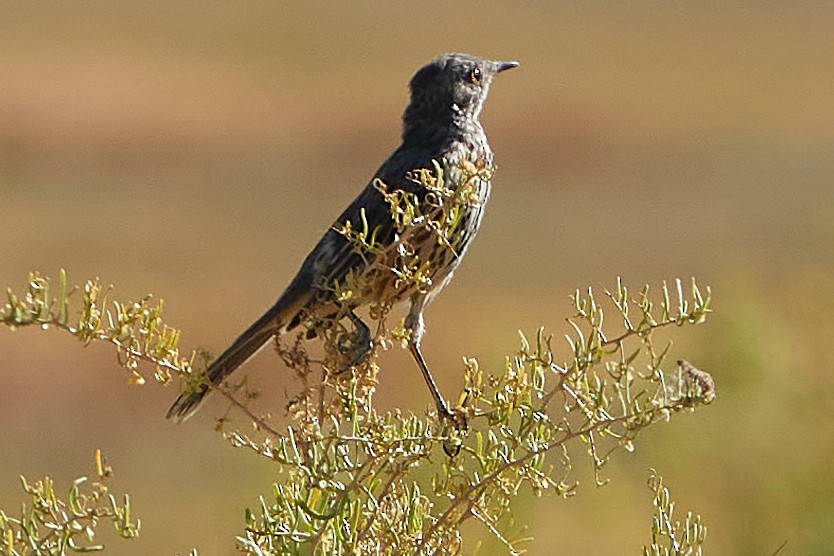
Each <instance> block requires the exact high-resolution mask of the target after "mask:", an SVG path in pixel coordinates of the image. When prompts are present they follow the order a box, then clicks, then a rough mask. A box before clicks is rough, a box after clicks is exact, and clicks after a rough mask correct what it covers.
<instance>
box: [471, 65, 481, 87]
mask: <svg viewBox="0 0 834 556" xmlns="http://www.w3.org/2000/svg"><path fill="white" fill-rule="evenodd" d="M469 80H470V81H471V82H472V84H473V85H477V84H478V83H480V82H481V69H480V68H475V69H473V70H472V71H471V72H469Z"/></svg>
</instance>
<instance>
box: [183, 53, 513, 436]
mask: <svg viewBox="0 0 834 556" xmlns="http://www.w3.org/2000/svg"><path fill="white" fill-rule="evenodd" d="M516 66H518V63H517V62H498V61H491V60H484V59H481V58H477V57H475V56H470V55H467V54H444V55H442V56H439V57H438V58H436V59H434V60H432V61H431V62H429V63H428V64H426V65H425V66H424V67H422V68H421V69H420V70H419V71H418V72H417V73H416V74H415V75H414V77H413V78H412V79H411V82H410V84H409V88H410V91H411V102H410V103H409V105H408V107H407V108H406V110H405V113H404V114H403V131H402V144H401V145H400V147H399V148H398V149H397V150H396V151H394V153H393V154H392V155H391V156H390V157H389V158H388V160H386V161H385V162H384V163H383V164H382V166H380V168H379V169H378V170H377V171H376V173H375V174H374V177H373V178H372V179H371V181H370V182H369V183H368V185H367V186H366V187H365V189H363V190H362V192H361V193H359V195H358V196H357V197H356V199H355V200H354V201H353V202H352V203H351V204H350V205H349V206H348V207H347V209H345V211H344V212H343V213H342V214H341V216H339V218H338V219H337V220H336V223H335V224H334V226H332V227H331V228H330V229H328V230H327V232H325V234H324V236H323V237H322V238H321V240H319V242H318V244H316V246H315V247H314V248H313V250H312V251H311V252H310V254H309V255H307V258H306V259H305V260H304V263H303V264H302V265H301V269H300V270H299V271H298V274H296V276H295V278H294V279H293V280H292V282H291V283H290V285H289V286H288V287H287V289H286V290H285V291H284V293H283V294H281V296H280V297H279V298H278V301H276V302H275V305H273V306H272V308H270V309H269V310H268V311H267V312H266V313H265V314H264V315H263V316H262V317H261V318H259V319H258V320H257V321H256V322H255V323H254V324H252V325H251V326H250V327H249V328H247V329H246V331H245V332H243V334H241V335H240V337H238V338H237V339H236V340H235V341H234V343H233V344H232V345H231V346H230V347H229V348H228V349H226V351H224V352H223V353H222V354H221V355H220V357H218V358H217V359H215V360H214V362H212V363H211V365H210V366H209V367H208V369H207V370H206V382H205V383H204V384H203V385H202V386H200V387H199V389H198V390H197V391H195V392H186V393H183V394H182V395H181V396H180V397H179V398H177V400H176V401H175V402H174V404H173V405H172V406H171V409H170V410H169V411H168V417H169V418H173V419H175V420H177V421H183V420H185V419H187V418H189V417H190V416H191V415H193V414H194V413H195V412H196V411H197V409H198V407H199V405H200V402H201V401H202V400H203V399H204V398H205V396H206V394H208V393H209V391H210V389H211V386H214V385H218V384H220V383H221V382H222V381H223V380H224V379H225V378H226V377H227V376H229V375H230V374H231V373H233V372H234V371H235V369H237V368H238V367H239V366H240V365H242V364H243V363H244V362H245V361H246V360H247V359H249V358H250V357H251V356H252V355H254V354H255V353H256V352H257V351H258V350H259V349H260V348H261V347H263V346H264V345H265V344H267V343H268V342H269V341H270V340H271V339H272V338H274V337H275V336H277V335H281V334H284V333H286V332H288V331H291V330H293V329H294V328H296V327H298V326H299V325H302V324H307V326H309V322H310V321H311V320H310V319H311V318H326V317H329V316H333V315H338V316H339V317H346V318H348V319H350V321H352V323H353V325H354V326H355V328H356V331H357V333H358V335H359V341H358V342H357V343H356V344H357V346H359V347H358V348H357V349H356V353H354V354H352V356H351V363H352V364H355V363H358V362H359V361H361V360H363V359H364V357H365V356H367V354H368V353H369V352H370V351H371V349H372V343H371V335H370V330H369V329H368V327H367V325H366V324H365V323H364V322H362V320H361V319H360V318H359V317H357V316H356V314H355V313H354V312H353V310H354V309H356V308H358V307H361V306H367V305H372V304H374V303H378V302H380V300H383V299H384V300H387V301H393V302H400V301H402V302H405V301H407V302H408V303H409V304H410V308H409V311H408V315H407V317H406V319H405V326H406V328H407V329H410V331H411V332H410V338H409V340H410V341H409V349H410V351H411V353H412V355H413V356H414V359H415V360H416V362H417V364H418V365H419V367H420V370H421V371H422V373H423V376H424V378H425V380H426V382H427V384H428V386H429V388H430V390H431V393H432V397H433V398H434V402H435V405H436V407H437V411H438V413H439V414H440V416H441V417H445V418H449V417H451V416H452V413H451V412H450V410H449V408H448V406H447V404H446V401H445V400H444V399H443V397H442V396H441V395H440V393H439V391H438V389H437V387H436V386H435V384H434V380H433V379H432V377H431V374H430V373H429V369H428V367H427V365H426V362H425V360H424V359H423V356H422V354H421V352H420V343H421V339H422V337H423V332H424V330H425V325H424V322H423V309H424V308H425V306H426V304H427V303H428V302H429V301H430V300H431V299H432V298H433V297H434V296H435V295H436V294H437V293H438V292H439V291H440V290H441V289H442V288H443V287H444V286H445V285H446V284H447V283H448V282H449V280H450V279H451V277H452V273H453V272H454V270H455V269H456V268H457V267H458V265H459V264H460V261H461V259H462V257H463V255H464V254H465V253H466V251H467V249H468V247H469V245H470V244H471V242H472V240H473V239H474V237H475V235H476V233H477V232H478V228H479V226H480V224H481V219H482V217H483V208H484V205H485V204H486V202H487V199H488V198H489V180H488V179H484V180H475V181H474V182H473V183H475V184H476V186H475V190H474V191H473V192H472V193H473V194H472V196H473V199H472V202H471V203H467V204H466V206H465V207H464V209H463V210H462V212H461V214H460V216H459V219H458V220H457V221H456V224H455V226H454V229H453V230H452V235H451V237H449V238H448V240H447V241H438V239H437V238H436V237H434V236H432V235H431V234H417V235H415V236H414V238H412V240H411V241H412V248H413V249H414V251H415V253H416V256H417V257H419V258H420V260H421V261H427V264H428V271H427V280H426V281H424V283H423V285H422V286H421V287H416V286H415V285H414V284H413V283H402V281H398V280H396V279H395V276H394V275H393V271H389V272H368V270H369V269H370V268H371V267H372V266H373V265H375V264H376V263H379V261H374V260H373V258H374V255H373V253H378V252H382V251H384V249H381V250H375V251H373V252H372V253H371V254H370V255H369V253H363V252H361V251H360V250H358V249H357V248H356V245H355V243H353V242H351V241H350V240H349V238H348V237H346V235H345V234H344V233H343V232H344V226H345V225H346V224H347V223H350V224H349V225H351V226H353V227H354V228H355V227H356V226H357V224H358V223H360V222H363V221H366V222H367V223H368V229H370V230H374V231H375V236H374V238H375V241H376V242H378V244H379V245H381V246H382V247H384V246H386V245H390V244H392V243H393V242H395V241H397V240H398V239H399V236H398V230H397V229H396V225H395V222H394V219H393V218H392V214H391V204H390V202H389V200H387V199H386V198H385V197H384V195H383V192H382V191H381V188H380V183H381V184H384V187H385V190H386V191H388V192H391V191H393V190H397V189H399V190H402V191H404V192H406V193H409V194H413V195H414V196H415V198H417V199H419V200H421V201H422V200H424V199H425V197H426V188H425V187H424V186H422V185H421V184H420V183H419V181H417V180H415V179H414V176H415V172H419V171H420V170H428V171H431V172H435V171H436V167H435V163H436V162H437V163H443V164H444V165H445V168H447V171H446V174H445V187H447V188H450V189H455V187H456V186H457V185H458V184H456V183H455V181H456V180H458V181H460V180H461V179H462V178H461V171H460V170H459V168H460V167H462V166H465V165H466V164H467V162H468V163H471V165H472V166H473V167H476V168H478V169H479V170H486V171H487V172H490V171H491V170H492V167H493V159H492V151H491V150H490V147H489V144H488V143H487V137H486V134H485V133H484V130H483V128H482V127H481V123H480V122H479V120H478V118H479V116H480V113H481V109H482V108H483V105H484V101H485V100H486V97H487V93H488V91H489V87H490V84H491V83H492V79H493V77H494V76H495V75H496V74H497V73H499V72H502V71H504V70H507V69H510V68H514V67H516ZM340 230H341V231H340ZM415 243H416V245H415ZM377 266H379V265H377ZM359 275H365V276H368V277H370V278H369V279H366V280H365V281H364V282H363V283H362V286H361V289H360V291H357V292H355V293H354V295H352V296H351V297H350V298H349V299H348V300H343V299H336V293H335V291H336V290H337V289H338V288H334V284H336V285H338V284H345V282H346V281H347V280H349V279H351V277H355V276H359ZM354 286H355V284H354ZM310 334H311V335H315V332H314V331H310Z"/></svg>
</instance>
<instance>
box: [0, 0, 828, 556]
mask: <svg viewBox="0 0 834 556" xmlns="http://www.w3.org/2000/svg"><path fill="white" fill-rule="evenodd" d="M172 4H173V3H167V2H159V3H153V4H142V5H139V6H136V5H133V3H127V2H125V3H104V2H102V3H98V4H96V3H93V4H85V5H84V6H83V7H82V6H78V5H75V4H74V3H65V4H60V5H59V4H57V3H39V4H31V3H28V2H27V3H23V2H19V3H15V4H13V5H4V7H3V16H2V17H0V37H2V39H0V76H1V77H0V285H2V286H11V287H13V288H14V289H16V290H21V289H22V288H23V286H24V284H25V279H26V274H27V272H28V271H29V270H34V269H37V270H41V271H43V272H45V273H48V274H52V275H54V274H56V273H57V270H58V269H59V268H61V267H65V268H66V269H67V270H68V272H69V275H70V280H71V281H72V282H76V283H81V282H83V280H84V279H86V278H88V277H94V276H100V277H101V278H102V280H104V281H105V282H108V283H113V284H115V285H116V287H117V290H116V291H117V296H118V297H119V298H120V299H124V300H128V299H132V298H137V297H140V296H142V295H144V294H146V293H148V292H152V293H153V294H155V295H156V296H158V297H162V298H164V299H165V303H166V309H167V315H168V320H169V322H171V323H172V324H174V325H176V326H180V327H182V328H183V329H184V330H185V333H184V338H183V345H184V347H186V348H193V347H197V346H204V347H206V348H208V349H210V350H213V351H215V352H216V351H219V350H220V349H222V348H223V347H224V345H225V344H226V343H227V342H228V341H229V340H230V339H231V338H232V337H233V336H235V335H236V334H237V333H238V332H239V331H240V330H241V329H242V328H243V327H244V326H245V325H246V324H248V323H249V321H251V320H252V319H254V318H255V317H256V316H258V315H259V314H260V311H261V310H263V309H265V308H266V307H267V306H268V305H269V304H271V303H272V301H273V300H274V299H275V297H276V296H277V295H278V294H279V293H280V291H281V289H282V287H283V286H284V285H285V284H286V283H287V282H288V280H289V279H290V278H291V276H292V274H293V273H294V271H295V269H296V268H297V266H298V264H299V263H300V261H301V260H302V258H303V256H304V255H305V254H306V252H307V250H308V249H309V248H310V247H311V246H312V244H313V243H314V241H315V240H316V239H317V238H318V236H319V235H320V233H321V232H322V230H323V229H324V228H325V227H326V226H327V225H329V223H330V222H331V220H332V219H333V218H334V217H335V216H336V215H337V214H338V213H339V211H340V210H341V208H342V207H343V206H344V205H345V204H346V203H347V202H348V201H349V200H350V199H351V198H352V197H353V196H354V195H355V193H356V192H357V191H358V189H359V188H360V187H362V186H363V185H364V183H365V182H366V180H367V179H368V177H369V176H370V175H371V173H372V172H373V170H374V169H375V168H376V166H377V165H378V164H379V163H380V162H381V161H382V160H383V159H384V158H385V157H386V156H387V155H388V154H389V152H390V151H391V150H392V149H393V148H395V147H396V145H397V140H398V134H399V117H400V114H401V111H402V109H403V107H404V105H405V102H406V100H407V96H406V89H405V85H406V83H407V81H408V79H409V78H410V76H411V75H412V73H413V72H414V71H415V70H416V69H417V68H418V67H419V66H420V65H421V64H423V63H424V62H426V61H427V60H429V59H431V58H432V57H434V56H435V55H437V54H438V53H440V52H443V51H450V50H460V51H466V52H471V53H476V54H480V55H484V56H491V57H495V58H515V59H517V60H519V61H520V62H521V63H522V66H521V68H519V69H517V70H513V71H512V72H508V73H507V74H503V75H501V76H500V78H499V79H498V80H497V82H496V83H495V86H494V88H493V91H492V94H491V98H490V99H489V102H488V104H487V107H486V110H485V113H484V117H483V119H484V123H485V126H486V128H487V131H488V132H489V134H490V138H491V143H492V145H493V148H494V150H495V151H496V159H497V162H498V165H499V172H498V174H497V177H496V180H495V188H494V193H493V198H492V201H491V205H490V207H489V210H488V213H487V217H486V220H485V225H484V228H483V230H482V232H481V235H480V237H479V239H478V241H477V242H476V244H475V246H474V248H473V249H472V251H471V253H470V255H469V257H468V260H467V261H466V263H465V264H464V265H463V267H462V269H461V271H460V272H459V273H458V276H457V280H456V281H455V282H454V283H453V284H452V285H451V286H450V287H449V288H448V290H447V291H446V292H444V294H443V295H442V296H441V297H440V298H439V300H438V301H437V302H436V303H435V304H434V305H433V306H432V307H431V308H430V309H429V311H428V313H427V318H428V325H429V329H428V334H427V337H426V348H425V351H426V354H427V357H428V358H429V360H430V362H431V364H432V366H433V368H434V369H436V370H435V372H436V373H437V374H440V375H442V376H441V378H440V382H441V388H442V389H443V390H444V392H448V393H449V394H450V395H451V393H452V392H456V391H457V388H459V386H460V384H461V378H460V376H461V375H460V372H461V365H460V358H461V356H463V355H467V356H476V357H478V358H479V359H480V361H481V364H482V366H484V367H486V368H493V369H495V368H498V367H499V366H500V365H501V363H502V361H503V357H504V356H505V355H507V354H510V353H512V351H513V350H514V349H515V348H516V346H517V336H516V330H517V329H521V330H524V331H525V332H528V333H532V332H533V331H534V330H535V328H536V327H537V326H539V325H545V326H547V327H548V329H549V330H550V331H552V332H553V333H555V334H556V335H557V337H558V336H561V335H562V333H563V332H564V331H565V325H564V322H563V318H564V317H565V316H567V314H568V312H569V310H570V305H569V302H568V295H569V294H570V293H571V292H572V291H573V290H574V289H575V288H577V287H585V286H587V285H593V286H595V287H596V288H598V289H601V288H603V287H611V286H612V285H613V284H614V280H615V277H616V276H617V275H618V274H621V275H623V276H624V277H625V279H626V281H627V282H628V283H630V284H632V285H634V286H638V285H639V284H641V283H643V282H644V281H649V282H651V283H653V284H658V283H659V282H660V280H662V279H671V278H674V277H675V276H682V277H688V276H691V275H693V274H694V275H696V276H697V277H698V278H699V279H700V280H701V282H702V283H704V284H711V285H712V286H713V288H714V290H715V309H716V314H715V315H714V316H713V318H712V319H711V320H710V322H709V323H708V324H707V325H706V326H705V327H703V328H700V329H688V330H684V331H682V332H681V334H680V335H679V337H678V341H677V343H676V345H675V348H674V349H675V356H681V355H682V356H686V357H687V358H689V359H691V360H692V361H693V362H695V363H696V364H698V365H700V366H702V367H704V368H707V369H709V370H710V371H712V372H713V373H714V375H715V378H716V380H717V382H718V392H719V396H718V400H717V401H716V403H715V404H714V405H713V406H711V407H709V408H706V409H704V410H703V411H700V412H698V413H697V414H695V415H686V416H681V417H680V418H678V419H675V420H674V421H673V422H672V423H671V424H669V425H664V426H659V427H656V428H654V429H652V430H651V431H649V432H648V433H647V434H645V435H644V437H642V438H641V441H640V442H639V443H638V450H637V452H636V453H635V454H633V455H624V454H621V455H618V456H617V457H616V458H615V460H614V461H613V462H612V464H611V465H610V467H608V470H607V473H608V476H609V477H610V478H611V479H612V483H611V485H609V486H608V487H606V488H604V489H601V490H597V489H595V488H594V487H593V486H592V484H591V482H590V481H588V480H587V479H588V477H587V472H586V471H587V463H586V462H584V461H582V460H577V462H576V464H577V467H578V468H579V477H580V479H581V480H582V484H581V486H580V491H579V496H577V497H576V498H574V499H572V500H568V501H562V500H559V499H553V498H544V499H538V500H528V501H525V502H524V503H522V504H520V505H519V506H518V509H517V511H516V516H517V517H518V519H519V521H520V522H522V523H524V522H526V523H528V524H529V528H530V533H531V534H533V535H534V536H535V541H534V542H533V543H532V544H531V545H530V547H529V548H530V554H536V555H544V554H554V553H555V554H637V553H638V550H639V547H640V546H641V544H643V543H645V542H648V540H649V525H650V516H651V507H650V493H649V492H648V490H647V489H646V488H645V481H646V477H647V476H648V467H649V466H654V467H657V468H658V469H659V470H660V471H661V472H662V473H663V474H664V475H665V477H666V481H667V484H668V485H669V486H670V487H671V488H672V489H673V493H674V495H675V498H676V500H677V501H678V504H679V508H681V509H683V508H692V509H695V510H696V511H698V512H700V513H701V514H702V515H703V517H704V519H705V521H706V523H707V524H708V525H709V526H710V538H709V543H708V545H707V547H708V552H709V553H712V554H772V553H773V552H774V551H776V549H777V548H778V547H779V546H780V545H781V544H782V543H783V542H787V545H786V546H785V549H784V551H783V552H782V554H803V555H807V554H828V553H829V551H830V548H831V546H832V545H834V485H832V481H831V461H832V456H834V440H832V433H834V426H832V409H834V401H832V400H834V396H832V394H834V389H832V382H834V378H832V377H834V375H833V374H832V363H834V355H832V353H833V352H832V347H831V339H832V333H834V295H832V285H834V284H832V270H834V56H832V35H831V30H832V29H834V9H833V8H831V5H830V4H828V3H824V2H819V3H810V2H809V3H796V4H792V7H787V5H785V6H780V5H779V4H777V3H745V4H744V6H746V7H744V6H743V7H735V8H730V7H722V6H720V5H719V4H717V3H700V2H698V3H696V2H690V3H676V4H675V5H668V6H667V5H665V3H664V4H662V5H661V4H659V3H658V4H655V3H649V2H629V3H545V2H541V3H530V5H528V6H526V7H521V6H520V5H519V6H515V7H511V6H510V4H506V5H502V4H499V3H496V2H471V3H455V4H454V5H453V6H448V5H447V3H445V2H431V3H421V4H417V3H410V2H409V3H407V2H395V3H387V4H386V6H385V7H379V6H378V5H376V4H371V3H355V2H354V3H342V4H338V5H336V4H334V5H331V4H323V3H322V4H316V3H309V4H308V5H306V6H301V5H300V4H298V5H294V6H289V5H284V4H277V3H267V2H263V3H259V2H248V3H243V4H238V3H234V4H232V3H230V4H228V5H227V6H225V7H224V6H222V5H221V6H218V5H216V4H211V5H205V4H204V3H202V2H178V3H176V6H172ZM0 353H2V365H0V371H1V372H0V445H1V446H2V449H1V450H2V452H1V453H2V455H0V471H1V472H0V507H2V508H3V509H6V510H9V511H14V510H15V508H17V507H18V504H19V503H20V501H21V500H22V496H21V494H20V492H19V487H18V479H17V476H18V475H19V474H21V473H26V474H29V475H31V476H39V475H42V474H46V473H49V474H51V475H53V476H54V477H55V478H56V479H57V480H59V481H61V484H62V488H66V485H68V482H69V480H70V479H72V478H74V477H76V476H78V475H81V474H88V473H90V471H91V464H92V454H93V451H94V450H95V448H98V447H101V448H103V449H104V451H105V453H106V454H107V455H108V457H109V460H110V462H111V463H112V464H113V465H114V466H115V468H116V480H115V482H114V488H116V489H124V490H127V491H129V492H131V493H132V494H133V500H134V505H135V511H136V512H137V513H138V514H139V515H140V516H141V518H142V520H143V531H142V535H141V537H140V538H139V539H138V540H137V541H135V542H133V543H128V544H125V543H120V544H113V546H111V548H112V549H114V550H113V552H112V553H114V554H128V555H130V554H137V555H138V554H172V553H174V552H176V551H182V552H187V550H188V549H189V548H190V547H191V546H197V547H199V548H200V549H201V551H202V553H204V554H207V555H211V554H230V553H231V552H232V550H231V546H232V538H233V535H234V534H235V533H236V532H238V531H240V529H241V528H242V526H243V508H244V507H246V506H249V507H255V506H256V505H257V497H258V496H259V495H260V494H265V495H268V493H269V491H270V484H271V481H273V480H275V479H276V478H277V476H276V473H275V469H274V468H273V467H271V466H270V465H269V464H268V463H267V462H261V461H258V460H255V459H254V458H253V457H251V456H250V455H249V454H248V453H244V452H242V451H235V450H232V449H230V448H228V447H226V445H225V444H224V442H223V441H222V440H221V439H220V438H219V437H218V436H217V435H216V434H215V433H213V432H212V431H211V423H212V421H211V417H212V415H218V414H220V413H222V411H223V409H224V408H223V406H222V404H221V403H219V402H216V401H215V402H214V403H212V404H210V405H209V406H208V407H207V410H206V411H205V412H204V414H202V415H201V416H200V417H199V418H197V419H195V420H194V421H192V422H190V423H189V424H188V425H186V426H181V427H177V426H174V425H173V424H171V423H169V422H166V421H164V420H163V419H162V416H163V414H164V412H165V410H166V409H167V407H168V405H169V404H170V402H171V400H172V399H173V397H175V391H174V389H171V388H168V389H162V388H159V387H158V386H156V385H153V384H150V385H148V386H146V387H143V388H139V387H131V386H128V385H127V384H126V375H125V374H124V373H123V372H122V371H120V370H119V369H118V367H117V366H116V365H115V364H114V356H113V354H112V352H111V350H110V349H108V348H107V347H106V346H103V345H92V346H90V347H89V348H87V349H83V348H82V347H81V346H80V345H79V344H77V343H74V342H73V340H72V339H70V338H68V337H65V336H64V335H61V334H58V333H56V332H48V333H44V332H41V331H39V330H21V331H18V332H15V333H11V332H9V331H8V330H6V329H2V330H0ZM383 363H384V365H385V366H384V368H383V373H382V376H381V385H380V398H379V403H380V404H381V405H383V406H384V407H392V406H394V405H395V404H397V405H402V406H404V407H407V408H411V409H413V410H415V411H422V410H423V409H424V408H426V407H428V406H429V404H430V401H429V399H428V395H427V393H426V392H425V390H424V388H423V386H422V384H421V379H420V376H419V373H418V372H417V370H416V368H414V367H413V365H412V364H411V362H410V361H409V360H408V358H407V357H405V356H404V355H403V354H402V353H390V354H388V355H386V357H385V359H384V360H383ZM248 369H249V372H250V375H251V376H252V380H253V381H254V382H255V383H256V384H258V385H260V386H262V387H264V388H267V389H268V390H269V391H270V392H272V393H273V397H272V398H271V399H274V400H275V404H276V405H279V404H281V403H282V400H283V399H284V396H283V391H284V388H285V386H288V385H289V382H288V381H287V380H286V376H285V375H283V374H282V370H281V368H280V366H279V365H278V363H277V358H276V357H274V356H271V355H269V354H263V355H262V356H260V357H259V358H258V359H257V361H255V362H253V363H252V364H251V365H250V366H249V367H248ZM172 515H173V516H176V517H177V519H172ZM472 531H475V532H476V533H477V534H482V535H483V536H486V534H485V533H482V532H481V531H478V530H477V528H473V529H472ZM106 540H109V541H112V539H109V537H106ZM112 542H115V541H112ZM484 550H485V552H484V553H500V552H496V551H497V550H498V549H497V547H496V546H495V545H490V544H488V545H487V547H486V548H485V549H484Z"/></svg>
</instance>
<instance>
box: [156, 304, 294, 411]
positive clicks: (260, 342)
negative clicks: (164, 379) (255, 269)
mask: <svg viewBox="0 0 834 556" xmlns="http://www.w3.org/2000/svg"><path fill="white" fill-rule="evenodd" d="M277 309H278V308H277V306H276V307H273V308H272V309H270V310H269V311H267V312H266V314H264V315H263V316H262V317H261V318H260V319H258V320H257V322H255V323H254V324H253V325H252V326H250V327H249V328H247V329H246V331H245V332H244V333H243V334H241V335H240V336H239V337H238V338H237V340H235V341H234V343H233V344H232V345H231V346H229V348H228V349H227V350H226V351H224V352H223V353H222V354H221V355H220V357H218V358H217V359H215V360H214V361H213V362H212V363H211V365H209V367H208V369H206V382H204V383H203V384H202V385H201V386H200V388H199V389H198V390H197V391H196V392H186V393H183V394H182V395H180V397H179V398H177V400H176V401H175V402H174V404H173V405H172V406H171V409H169V410H168V414H167V418H168V419H174V420H175V421H177V422H180V423H181V422H183V421H185V420H186V419H188V418H189V417H191V416H192V415H194V414H195V413H196V412H197V410H198V409H199V406H200V403H201V402H202V401H203V399H204V398H205V397H206V395H207V394H208V393H209V390H210V386H209V385H210V384H211V385H217V384H220V383H221V382H223V380H224V379H225V378H226V377H227V376H229V375H230V374H232V373H233V372H234V371H235V369H237V368H238V367H239V366H241V365H242V364H243V363H245V362H246V360H247V359H249V358H250V357H252V356H253V355H255V353H256V352H257V351H258V350H260V349H261V348H262V347H263V346H264V345H266V344H267V343H268V342H269V340H270V339H272V337H273V336H274V335H275V334H276V332H277V331H278V326H279V325H278V322H277V317H278V313H279V311H278V310H277Z"/></svg>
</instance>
